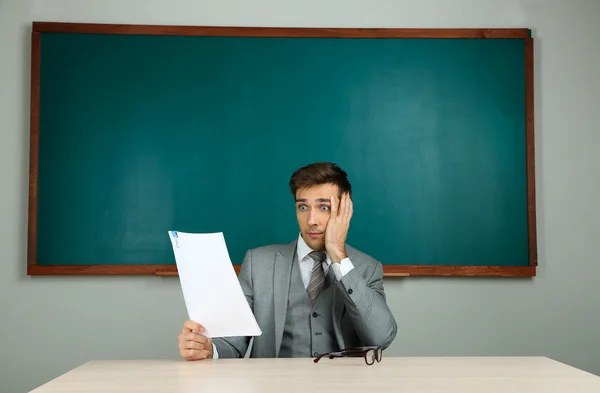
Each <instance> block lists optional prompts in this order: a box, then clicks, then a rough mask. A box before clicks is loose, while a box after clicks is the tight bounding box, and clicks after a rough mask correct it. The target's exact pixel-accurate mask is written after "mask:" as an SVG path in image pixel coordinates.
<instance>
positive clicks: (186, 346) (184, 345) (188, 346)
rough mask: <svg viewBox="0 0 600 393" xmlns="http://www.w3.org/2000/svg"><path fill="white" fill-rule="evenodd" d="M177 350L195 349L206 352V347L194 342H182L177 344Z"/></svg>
mask: <svg viewBox="0 0 600 393" xmlns="http://www.w3.org/2000/svg"><path fill="white" fill-rule="evenodd" d="M179 349H197V350H206V349H207V347H206V345H205V344H201V343H199V342H196V341H184V342H182V343H181V344H179Z"/></svg>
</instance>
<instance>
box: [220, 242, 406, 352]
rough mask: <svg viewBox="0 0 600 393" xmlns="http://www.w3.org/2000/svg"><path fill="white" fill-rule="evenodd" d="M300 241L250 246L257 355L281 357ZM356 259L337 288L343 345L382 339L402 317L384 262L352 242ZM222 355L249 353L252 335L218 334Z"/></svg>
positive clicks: (245, 283) (244, 282)
mask: <svg viewBox="0 0 600 393" xmlns="http://www.w3.org/2000/svg"><path fill="white" fill-rule="evenodd" d="M296 243H297V241H294V242H292V243H290V244H278V245H272V246H266V247H261V248H257V249H253V250H249V251H248V252H247V253H246V256H245V258H244V262H243V263H242V266H241V270H240V274H239V276H238V279H239V281H240V285H241V287H242V291H243V292H244V295H245V296H246V299H247V300H248V303H249V304H250V308H251V309H252V311H253V313H254V316H255V318H256V321H257V323H258V325H259V326H260V329H261V330H262V335H261V336H258V337H255V338H254V343H253V346H252V352H251V354H250V356H251V357H261V358H272V357H278V355H279V349H280V347H281V340H282V337H283V328H284V325H285V318H286V313H287V304H288V302H287V300H288V293H289V289H290V273H291V269H292V261H293V260H294V253H295V252H296ZM346 252H347V254H348V257H349V258H350V260H351V261H352V264H353V265H354V269H352V270H351V271H350V272H349V273H347V274H346V275H345V276H344V277H343V278H342V280H340V281H339V282H336V283H335V285H334V288H333V290H334V292H333V306H332V310H331V311H332V312H331V315H332V318H333V324H334V330H335V336H336V339H337V343H338V346H339V348H348V347H354V346H364V345H381V346H382V347H383V348H387V347H388V346H389V345H390V344H391V342H392V341H393V340H394V338H395V337H396V331H397V326H396V321H395V319H394V316H393V315H392V313H391V311H390V309H389V308H388V306H387V303H386V297H385V293H384V290H383V267H382V266H381V263H380V262H378V261H376V260H375V259H373V258H371V257H370V256H368V255H366V254H364V253H362V252H360V251H358V250H356V249H354V248H352V247H350V246H346ZM213 343H214V344H215V347H216V348H217V351H218V353H219V358H231V357H244V355H245V354H246V351H247V349H248V345H249V343H250V337H223V338H215V339H214V340H213Z"/></svg>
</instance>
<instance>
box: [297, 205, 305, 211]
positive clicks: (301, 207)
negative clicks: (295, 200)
mask: <svg viewBox="0 0 600 393" xmlns="http://www.w3.org/2000/svg"><path fill="white" fill-rule="evenodd" d="M298 210H302V211H304V210H306V206H304V205H300V206H298Z"/></svg>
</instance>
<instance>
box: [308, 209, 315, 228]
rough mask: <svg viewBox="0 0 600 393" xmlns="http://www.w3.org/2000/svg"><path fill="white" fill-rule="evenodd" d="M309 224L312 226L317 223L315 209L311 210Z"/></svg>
mask: <svg viewBox="0 0 600 393" xmlns="http://www.w3.org/2000/svg"><path fill="white" fill-rule="evenodd" d="M308 225H310V226H313V225H317V215H316V214H315V211H314V210H311V211H310V214H309V216H308Z"/></svg>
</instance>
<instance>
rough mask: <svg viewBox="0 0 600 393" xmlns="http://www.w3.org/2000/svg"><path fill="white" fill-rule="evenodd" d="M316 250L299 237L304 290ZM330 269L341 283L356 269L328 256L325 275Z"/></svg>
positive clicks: (215, 356)
mask: <svg viewBox="0 0 600 393" xmlns="http://www.w3.org/2000/svg"><path fill="white" fill-rule="evenodd" d="M313 251H314V250H313V249H312V248H310V247H309V246H308V244H306V242H305V241H304V239H303V238H302V234H300V235H298V245H297V247H296V254H297V256H298V261H300V273H302V281H303V282H304V289H306V288H307V287H308V283H309V282H310V273H311V272H312V268H313V264H314V261H313V260H312V259H311V258H310V257H309V256H308V254H310V253H311V252H313ZM329 267H331V268H332V269H333V274H335V279H336V281H340V280H341V279H342V277H344V276H345V275H346V274H348V272H349V271H351V270H352V269H354V265H353V264H352V262H351V261H350V258H344V259H342V261H341V262H340V263H334V264H332V263H331V259H330V258H329V255H327V259H326V260H325V261H323V270H324V271H325V275H327V273H328V272H329ZM212 347H213V359H218V358H219V352H217V347H215V344H213V345H212Z"/></svg>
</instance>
